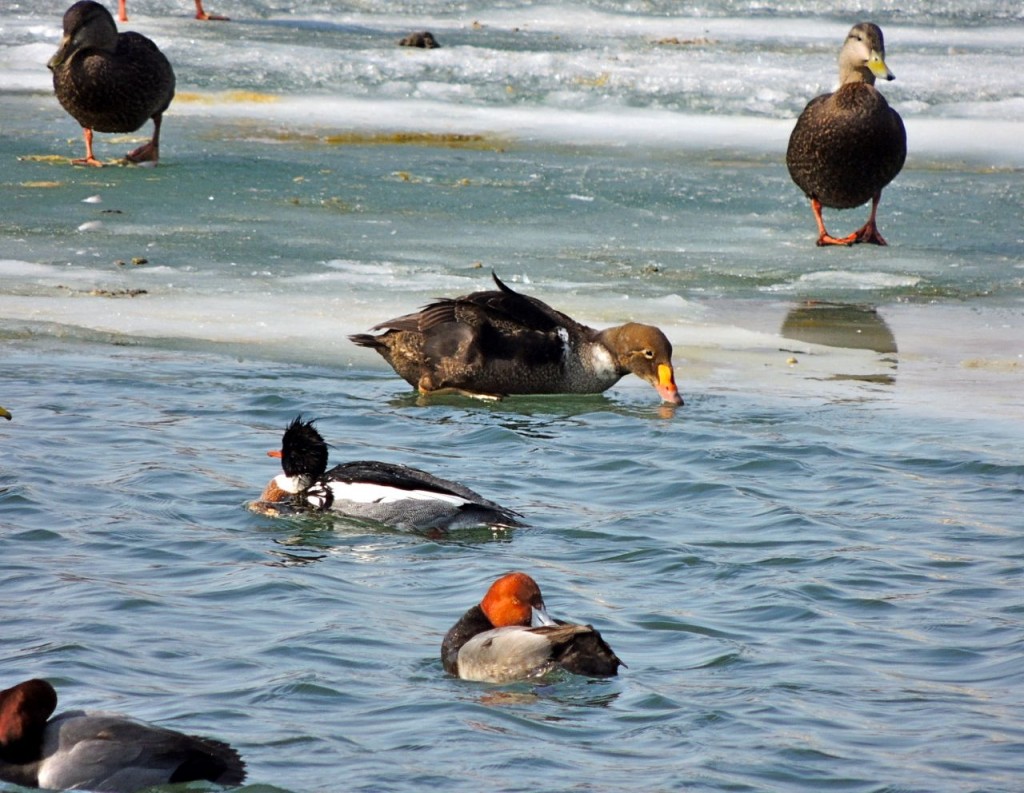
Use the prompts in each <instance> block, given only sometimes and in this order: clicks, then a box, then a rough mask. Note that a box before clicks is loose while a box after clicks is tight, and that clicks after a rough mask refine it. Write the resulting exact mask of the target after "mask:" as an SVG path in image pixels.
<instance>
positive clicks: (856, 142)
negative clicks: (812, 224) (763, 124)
mask: <svg viewBox="0 0 1024 793" xmlns="http://www.w3.org/2000/svg"><path fill="white" fill-rule="evenodd" d="M876 77H881V78H883V79H885V80H892V79H894V75H893V73H892V72H891V71H889V67H888V66H886V65H885V42H884V41H883V39H882V31H881V29H880V28H879V27H878V25H874V24H872V23H870V22H861V23H860V24H858V25H854V26H853V28H852V29H851V30H850V34H849V35H848V36H847V37H846V43H845V44H844V45H843V48H842V50H841V51H840V53H839V83H840V85H839V88H838V89H837V90H836V91H835V92H834V93H831V94H822V95H821V96H818V97H815V98H814V99H812V100H811V101H810V102H809V103H808V104H807V107H806V108H804V112H803V113H801V114H800V118H798V119H797V122H796V126H795V127H794V128H793V133H792V135H791V136H790V138H789V150H788V151H787V152H786V165H787V167H788V168H789V173H790V176H792V177H793V181H794V182H796V184H797V186H798V187H799V188H800V189H801V190H803V191H804V193H806V194H807V197H808V198H810V199H811V209H812V210H813V211H814V218H815V220H816V221H817V223H818V245H852V244H854V243H857V242H869V243H873V244H875V245H885V244H886V242H885V239H883V237H882V235H881V234H879V233H878V228H877V226H876V225H875V213H876V212H877V210H878V202H879V200H880V199H881V197H882V188H884V187H885V186H886V185H888V184H889V182H891V181H892V180H893V179H894V178H896V174H898V173H899V172H900V169H902V168H903V162H904V160H906V158H907V133H906V131H905V130H904V128H903V120H902V119H901V118H900V115H899V113H897V112H896V111H895V110H893V109H892V108H891V107H889V103H888V102H886V101H885V97H884V96H882V95H881V94H880V93H879V92H878V91H877V90H876V89H875V78H876ZM868 200H870V201H871V215H870V217H869V218H868V222H867V223H865V224H864V225H863V226H862V227H861V228H860V229H858V230H857V231H855V232H853V233H852V234H850V235H849V236H847V237H838V238H837V237H833V236H832V235H830V234H829V233H828V232H827V231H826V230H825V223H824V221H823V220H822V218H821V208H822V206H827V207H832V208H834V209H849V208H851V207H857V206H860V205H861V204H864V203H865V202H867V201H868Z"/></svg>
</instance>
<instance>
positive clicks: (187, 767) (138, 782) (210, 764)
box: [0, 679, 245, 793]
mask: <svg viewBox="0 0 1024 793" xmlns="http://www.w3.org/2000/svg"><path fill="white" fill-rule="evenodd" d="M56 708H57V692H56V691H54V688H53V686H52V685H50V684H49V683H48V682H46V681H45V680H39V679H35V680H26V681H25V682H24V683H19V684H18V685H16V686H12V687H11V688H8V689H5V690H3V691H0V780H4V781H6V782H13V783H15V784H17V785H22V786H25V787H40V788H46V789H48V790H69V789H74V790H81V789H87V790H93V791H97V793H134V792H135V791H137V790H142V789H144V788H150V787H153V786H154V785H165V784H168V783H174V782H192V781H199V780H206V781H209V782H216V783H218V784H221V785H240V784H242V782H243V781H244V780H245V764H244V763H243V762H242V760H241V758H240V757H239V756H238V752H236V751H235V750H234V749H232V748H231V747H230V746H228V745H227V744H226V743H222V742H221V741H215V740H212V739H210V738H202V737H199V736H196V735H185V734H184V733H180V732H176V731H175V730H168V729H166V728H164V727H158V726H157V725H155V724H146V723H145V722H141V721H136V720H134V719H130V718H128V717H126V716H120V715H117V714H114V713H86V712H84V711H81V710H72V711H66V712H65V713H61V714H60V715H58V716H54V717H53V718H50V715H51V714H52V713H53V711H54V710H56Z"/></svg>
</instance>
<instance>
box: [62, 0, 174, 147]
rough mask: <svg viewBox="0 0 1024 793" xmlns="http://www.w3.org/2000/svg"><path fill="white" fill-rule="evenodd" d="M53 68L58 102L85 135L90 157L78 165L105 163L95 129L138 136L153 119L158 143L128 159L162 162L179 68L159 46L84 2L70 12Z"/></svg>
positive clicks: (99, 7)
mask: <svg viewBox="0 0 1024 793" xmlns="http://www.w3.org/2000/svg"><path fill="white" fill-rule="evenodd" d="M47 66H49V67H50V70H51V71H52V72H53V88H54V91H55V92H56V94H57V99H58V101H59V102H60V103H61V106H62V107H63V108H64V109H65V110H66V111H68V113H70V114H71V115H72V116H73V117H74V119H75V120H76V121H77V122H78V123H79V124H81V125H82V130H83V134H84V135H85V157H84V158H83V159H79V160H72V163H74V164H75V165H94V166H97V167H99V166H101V165H103V163H101V162H100V161H99V160H97V159H96V158H95V157H94V156H93V151H92V133H93V130H99V131H100V132H134V131H135V130H137V129H138V128H139V127H141V126H142V125H143V124H145V123H146V121H147V120H148V119H153V137H152V139H151V140H150V141H149V142H148V143H146V144H144V145H142V146H140V147H139V148H137V149H135V150H134V151H131V152H129V153H128V155H127V158H128V160H129V161H130V162H152V163H155V162H157V160H159V159H160V122H161V121H162V120H163V113H164V111H165V110H167V107H168V106H169V105H170V104H171V100H172V99H173V98H174V70H173V69H172V68H171V64H170V62H168V60H167V58H165V57H164V54H163V53H162V52H160V50H159V49H157V46H156V44H154V43H153V42H152V41H150V40H149V39H147V38H146V37H145V36H143V35H141V34H139V33H133V32H129V33H118V32H117V25H116V24H114V18H113V17H112V16H111V15H110V12H109V11H107V9H106V8H104V7H103V6H101V5H100V4H99V3H94V2H92V0H81V2H78V3H75V4H74V5H73V6H71V7H70V8H69V9H68V10H67V11H66V12H65V13H64V37H63V38H62V39H61V42H60V48H59V49H58V50H57V52H56V54H55V55H54V56H53V57H52V58H50V62H49V63H48V64H47Z"/></svg>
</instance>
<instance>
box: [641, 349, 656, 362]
mask: <svg viewBox="0 0 1024 793" xmlns="http://www.w3.org/2000/svg"><path fill="white" fill-rule="evenodd" d="M640 354H641V355H643V356H644V358H646V359H647V360H648V361H653V360H654V350H641V351H640Z"/></svg>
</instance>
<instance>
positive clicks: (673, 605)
mask: <svg viewBox="0 0 1024 793" xmlns="http://www.w3.org/2000/svg"><path fill="white" fill-rule="evenodd" d="M5 346H6V357H5V371H6V373H7V374H6V377H5V382H4V401H5V403H6V404H16V405H18V406H19V407H18V410H17V411H16V413H15V419H14V421H13V422H11V423H9V424H8V423H5V424H4V426H2V427H0V432H2V433H3V436H4V438H3V448H4V454H3V464H2V466H0V476H2V479H0V510H2V513H3V515H4V523H5V524H6V527H7V528H6V529H5V530H4V542H3V547H4V562H5V563H4V565H3V568H2V573H0V577H2V591H3V592H4V601H5V604H6V608H5V612H6V615H5V623H4V631H3V633H2V637H0V658H2V660H0V669H2V674H3V679H4V680H6V681H10V680H13V679H14V678H20V677H24V676H27V675H30V674H32V675H45V676H47V677H50V678H51V679H53V680H54V682H55V683H56V684H57V687H58V689H59V690H60V692H61V694H62V697H63V703H64V705H66V706H69V707H70V706H75V707H79V706H82V707H103V708H108V709H118V710H124V711H128V712H131V713H133V714H135V715H137V716H140V717H144V718H149V719H155V720H159V721H161V722H162V723H165V724H168V725H172V726H176V727H179V728H182V729H187V730H191V731H198V732H207V733H212V734H216V735H218V736H220V737H222V738H225V739H229V740H231V741H232V742H233V743H235V745H236V746H238V747H239V748H240V749H241V751H242V752H243V753H244V755H245V756H246V759H247V761H248V763H249V767H250V771H251V779H252V781H253V782H254V783H260V784H271V785H275V786H279V787H281V788H285V789H289V790H295V791H306V790H320V791H329V790H339V789H351V790H381V789H386V790H419V789H422V787H423V786H424V785H427V784H433V785H438V786H441V787H443V788H444V789H450V790H467V791H469V790H479V789H481V788H483V787H488V788H493V789H501V790H538V789H543V790H567V789H572V788H578V787H582V788H585V789H594V790H621V789H625V788H627V787H636V786H637V785H638V784H639V785H640V786H641V787H642V788H643V789H645V790H676V789H701V790H702V789H707V790H746V789H749V790H764V789H794V790H829V789H836V790H839V789H842V790H890V789H891V790H896V789H899V790H951V791H952V790H1006V791H1009V790H1013V789H1015V788H1016V786H1017V782H1018V780H1019V778H1020V772H1021V763H1020V759H1019V758H1020V756H1021V755H1020V749H1021V746H1022V742H1024V734H1022V733H1024V730H1022V728H1021V722H1020V720H1019V718H1018V717H1019V715H1020V713H1021V710H1020V707H1021V701H1020V692H1021V690H1022V688H1021V685H1022V682H1024V681H1022V678H1021V669H1020V666H1019V664H1018V663H1017V659H1018V658H1019V652H1020V624H1021V618H1022V611H1024V609H1022V602H1021V588H1020V582H1021V575H1022V572H1024V569H1022V567H1024V565H1022V561H1024V545H1022V539H1021V534H1020V530H1019V525H1020V524H1019V520H1020V518H1019V516H1020V505H1021V502H1022V497H1024V465H1022V464H1021V463H1020V459H1019V449H1020V444H1021V440H1022V438H1021V435H1022V433H1021V431H1020V427H1019V426H1018V425H1012V424H1011V425H1007V424H1006V423H1005V422H991V423H990V422H987V421H985V420H984V419H983V418H969V419H968V418H965V419H962V420H945V421H942V422H941V423H936V422H934V421H932V420H930V419H928V418H927V417H925V416H915V415H913V414H912V413H909V412H908V411H906V410H898V409H895V408H894V407H892V406H889V407H887V406H886V405H885V404H884V403H870V402H867V403H865V402H857V401H851V402H845V401H841V400H839V401H834V402H833V401H819V402H816V403H812V404H808V403H807V402H806V401H798V400H792V399H788V398H786V397H780V396H759V395H758V394H756V393H753V394H743V393H737V392H732V393H728V392H724V391H721V392H710V393H704V394H695V395H692V396H690V401H689V404H688V405H687V407H686V408H685V409H684V411H682V412H681V414H680V415H677V416H675V417H673V418H670V419H664V418H661V417H660V416H659V414H658V409H657V408H656V407H655V406H652V405H651V404H650V402H649V400H647V399H646V398H645V397H646V396H647V395H646V393H645V392H641V391H639V390H638V391H635V392H633V391H627V392H624V393H619V394H617V395H613V396H611V397H594V398H585V399H572V400H568V401H557V400H545V399H536V400H533V399H531V400H526V401H525V402H523V403H521V404H519V405H513V404H512V403H510V404H508V405H501V406H497V407H493V408H480V407H476V406H466V405H464V404H462V403H458V402H455V403H451V404H443V403H442V404H437V405H433V406H426V407H423V406H417V405H416V404H415V401H414V400H413V399H412V398H409V399H406V398H401V397H399V398H396V397H395V388H394V383H393V381H392V378H390V377H386V376H383V375H380V374H370V373H358V372H355V373H352V374H339V373H338V372H337V371H331V370H325V369H318V368H307V367H292V366H281V365H267V364H265V363H264V364H260V365H258V366H256V365H253V364H252V363H251V362H247V361H236V360H231V359H227V358H223V357H218V356H197V355H194V354H188V353H184V352H173V351H170V352H156V351H147V350H144V349H130V348H129V349H125V348H117V347H97V346H93V345H89V344H80V343H70V344H67V345H61V346H56V345H55V344H53V343H36V342H32V341H24V340H23V341H17V340H16V341H9V342H7V343H6V345H5ZM300 411H301V412H304V413H305V414H307V415H310V416H322V417H323V420H322V424H321V426H322V429H323V430H324V434H325V436H326V437H327V438H329V439H330V440H332V441H333V442H334V444H335V448H334V450H333V452H332V454H333V459H335V460H338V461H341V460H344V459H355V458H362V457H366V456H371V455H372V456H376V457H379V458H382V459H389V460H400V461H403V462H408V463H411V464H417V465H421V466H423V467H427V468H430V469H431V470H433V471H436V472H438V473H440V474H442V475H444V476H450V477H453V478H457V479H460V480H462V481H466V482H469V483H472V484H473V485H474V486H475V487H477V488H479V489H480V490H481V491H482V492H483V493H485V494H487V495H488V496H491V497H494V498H495V499H497V500H498V501H500V502H502V503H505V504H507V505H509V506H512V507H514V508H516V509H518V510H520V511H522V512H523V513H524V514H525V515H526V516H527V518H528V519H529V521H530V523H531V527H530V528H527V529H523V530H519V531H515V532H507V533H500V534H496V535H493V534H491V533H490V532H487V531H482V532H476V533H473V532H470V533H468V534H465V535H459V536H455V537H452V538H451V539H450V540H446V541H438V540H433V539H427V538H423V537H419V536H413V535H408V534H401V533H393V532H386V531H371V530H367V529H366V528H365V527H359V526H355V525H348V524H345V523H344V522H331V521H326V520H324V521H317V520H301V519H288V520H274V519H269V518H266V517H262V516H258V515H255V514H253V513H250V512H248V511H247V510H246V509H245V506H244V501H245V500H246V499H247V498H249V497H252V496H253V495H255V494H256V493H257V492H258V491H259V489H260V487H261V486H262V485H263V484H264V483H265V481H266V479H267V478H268V477H269V476H271V475H272V474H273V473H274V472H275V471H274V462H275V461H273V460H271V459H268V458H267V457H266V456H265V455H264V454H263V453H264V451H265V450H266V449H270V448H274V447H275V445H276V442H277V440H278V433H279V432H280V429H281V428H282V427H283V425H284V423H285V422H286V421H287V420H289V419H290V418H291V417H292V416H293V415H294V414H296V413H298V412H300ZM511 568H523V569H526V570H528V571H530V572H531V573H533V574H534V575H535V576H536V577H537V578H538V579H539V580H540V582H541V584H542V587H543V588H544V591H545V596H546V599H547V601H548V605H549V607H550V608H551V609H552V611H553V612H554V613H557V614H561V615H564V616H567V617H570V618H574V619H582V620H588V621H592V622H593V623H594V624H595V625H596V626H598V627H599V628H600V629H601V630H602V631H603V632H604V634H605V636H606V637H607V638H608V639H609V641H610V642H611V643H612V645H613V646H614V648H615V650H616V652H618V654H619V655H620V656H621V657H622V658H623V659H624V660H625V662H626V663H627V664H628V665H629V668H628V669H625V670H623V674H622V675H621V677H619V678H618V679H615V680H610V681H585V680H575V679H574V680H563V681H554V682H551V683H549V684H546V685H541V686H533V685H521V686H512V687H491V686H486V685H475V684H465V683H462V682H459V681H454V680H451V679H448V678H446V677H445V676H444V674H443V673H442V671H441V668H440V662H439V658H438V648H439V643H440V639H441V637H442V635H443V633H444V631H445V630H446V629H447V627H448V626H449V625H450V624H451V622H453V621H454V619H455V618H456V617H457V615H458V614H460V613H461V611H463V610H464V609H465V608H466V607H468V606H469V605H470V604H472V603H473V602H475V600H476V599H477V598H478V597H479V596H480V594H481V593H482V591H483V589H484V588H485V587H486V585H487V584H488V582H489V581H490V579H492V578H493V577H495V576H496V575H497V574H499V573H501V572H503V571H505V570H508V569H511ZM638 780H639V781H638Z"/></svg>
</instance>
